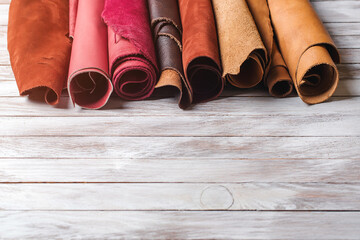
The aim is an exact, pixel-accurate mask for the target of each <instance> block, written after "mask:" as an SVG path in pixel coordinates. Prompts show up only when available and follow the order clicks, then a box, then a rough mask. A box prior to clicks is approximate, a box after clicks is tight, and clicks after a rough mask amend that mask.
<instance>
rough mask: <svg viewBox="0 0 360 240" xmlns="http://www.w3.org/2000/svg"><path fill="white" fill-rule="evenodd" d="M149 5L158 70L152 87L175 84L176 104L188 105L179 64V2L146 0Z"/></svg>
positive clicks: (180, 53)
mask: <svg viewBox="0 0 360 240" xmlns="http://www.w3.org/2000/svg"><path fill="white" fill-rule="evenodd" d="M148 4H149V11H150V19H151V28H152V31H153V34H154V40H155V47H156V52H157V58H158V62H159V68H160V71H161V74H160V79H159V82H158V84H157V85H156V86H155V88H168V87H175V88H176V89H178V91H179V93H180V98H179V107H181V108H187V107H189V106H190V104H191V102H192V96H191V93H190V86H189V85H188V83H187V81H185V77H184V71H183V65H182V48H183V47H182V28H181V20H180V12H179V6H178V2H177V0H148Z"/></svg>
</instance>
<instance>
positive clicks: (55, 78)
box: [8, 0, 71, 105]
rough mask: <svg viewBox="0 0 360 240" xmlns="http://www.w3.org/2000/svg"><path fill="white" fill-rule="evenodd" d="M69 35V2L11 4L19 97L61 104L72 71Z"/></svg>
mask: <svg viewBox="0 0 360 240" xmlns="http://www.w3.org/2000/svg"><path fill="white" fill-rule="evenodd" d="M68 35H69V1H68V0H52V1H38V0H12V1H11V3H10V11H9V25H8V50H9V54H10V62H11V66H12V69H13V71H14V75H15V78H16V82H17V85H18V88H19V92H20V95H36V96H41V97H42V96H44V98H45V101H46V102H47V103H48V104H51V105H54V104H57V103H58V102H59V99H60V95H61V91H62V90H63V89H64V87H65V86H66V79H67V73H68V69H69V58H70V49H71V42H70V39H69V38H68Z"/></svg>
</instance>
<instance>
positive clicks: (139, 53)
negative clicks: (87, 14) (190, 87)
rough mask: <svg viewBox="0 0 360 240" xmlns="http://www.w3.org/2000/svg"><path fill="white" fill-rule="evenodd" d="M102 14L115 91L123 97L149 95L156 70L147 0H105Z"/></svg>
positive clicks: (133, 97) (131, 97)
mask: <svg viewBox="0 0 360 240" xmlns="http://www.w3.org/2000/svg"><path fill="white" fill-rule="evenodd" d="M102 17H103V19H104V21H105V23H106V24H107V25H108V47H109V64H110V72H111V75H112V82H113V85H114V89H115V92H116V93H117V94H118V95H119V96H120V97H121V98H123V99H125V100H142V99H145V98H147V97H149V96H150V95H151V94H152V93H153V91H154V88H155V85H156V83H157V72H158V70H157V62H156V54H155V48H154V42H153V39H152V34H151V28H150V21H149V13H148V8H147V2H146V0H106V1H105V7H104V11H103V14H102Z"/></svg>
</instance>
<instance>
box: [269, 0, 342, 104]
mask: <svg viewBox="0 0 360 240" xmlns="http://www.w3.org/2000/svg"><path fill="white" fill-rule="evenodd" d="M268 5H269V9H270V14H271V19H272V22H273V26H274V29H275V33H276V36H277V39H278V41H279V48H280V51H281V53H282V55H283V57H284V60H285V63H286V65H287V66H288V68H289V72H290V76H291V77H292V79H293V81H294V85H295V88H296V90H297V92H298V94H299V96H300V97H301V99H302V100H303V101H304V102H306V103H308V104H316V103H321V102H324V101H326V100H327V99H329V98H330V97H331V96H332V95H333V93H334V92H335V90H336V87H337V85H338V82H339V73H338V70H337V67H336V65H335V63H339V62H340V56H339V53H338V51H337V49H336V46H335V44H334V42H333V41H332V39H331V37H330V35H329V34H328V32H327V31H326V29H325V28H324V26H323V24H322V22H321V20H320V19H319V17H318V16H317V14H316V12H315V11H314V9H313V8H312V6H311V4H310V2H309V1H308V0H291V1H287V0H268ZM294 36H295V37H294Z"/></svg>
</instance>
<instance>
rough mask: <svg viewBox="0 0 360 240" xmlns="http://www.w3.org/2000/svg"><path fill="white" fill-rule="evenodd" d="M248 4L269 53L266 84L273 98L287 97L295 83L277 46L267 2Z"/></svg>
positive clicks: (259, 0) (260, 0)
mask: <svg viewBox="0 0 360 240" xmlns="http://www.w3.org/2000/svg"><path fill="white" fill-rule="evenodd" d="M247 4H248V7H249V10H250V12H251V14H252V16H253V18H254V20H255V23H256V26H257V28H258V30H259V33H260V36H261V39H262V40H263V43H264V45H265V48H266V52H267V54H266V69H265V74H264V83H265V85H266V86H267V87H268V89H269V93H270V94H271V95H272V96H274V97H286V96H288V95H289V94H290V93H291V92H292V91H293V82H292V79H291V77H290V74H289V72H288V69H287V66H286V64H285V62H284V59H283V57H282V55H281V53H280V51H279V48H278V46H277V42H276V39H275V33H274V29H273V27H272V23H271V18H270V10H269V7H268V4H267V0H247Z"/></svg>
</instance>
